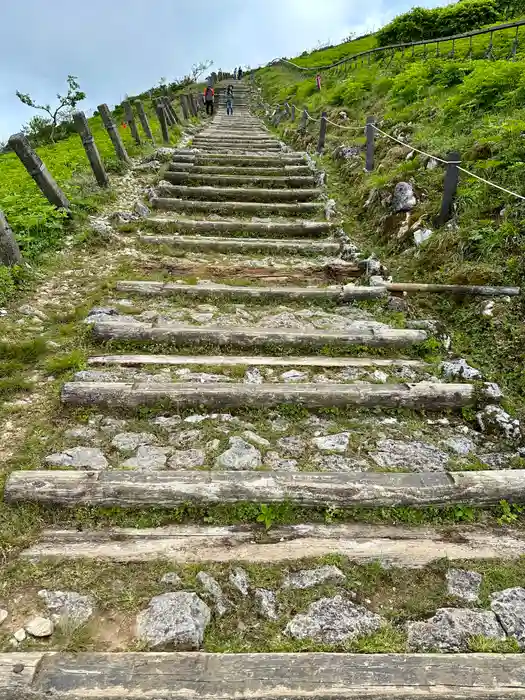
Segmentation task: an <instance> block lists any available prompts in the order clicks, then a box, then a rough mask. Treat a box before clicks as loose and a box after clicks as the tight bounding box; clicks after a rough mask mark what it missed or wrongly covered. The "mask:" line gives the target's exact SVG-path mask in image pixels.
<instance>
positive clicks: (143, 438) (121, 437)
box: [111, 433, 158, 452]
mask: <svg viewBox="0 0 525 700" xmlns="http://www.w3.org/2000/svg"><path fill="white" fill-rule="evenodd" d="M157 442H158V440H157V436H156V435H153V433H119V434H118V435H115V437H114V438H113V440H112V441H111V444H112V446H113V447H115V448H116V449H117V450H119V451H120V452H131V451H132V450H136V449H137V447H140V445H155V444H157Z"/></svg>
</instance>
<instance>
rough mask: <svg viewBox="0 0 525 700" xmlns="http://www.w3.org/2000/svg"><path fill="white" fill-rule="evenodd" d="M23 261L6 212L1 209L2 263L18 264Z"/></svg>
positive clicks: (0, 262)
mask: <svg viewBox="0 0 525 700" xmlns="http://www.w3.org/2000/svg"><path fill="white" fill-rule="evenodd" d="M20 262H22V255H21V254H20V248H19V247H18V243H17V242H16V238H15V235H14V233H13V231H12V230H11V226H9V224H8V223H7V219H6V218H5V215H4V212H3V211H2V210H1V209H0V264H2V265H17V264H18V263H20Z"/></svg>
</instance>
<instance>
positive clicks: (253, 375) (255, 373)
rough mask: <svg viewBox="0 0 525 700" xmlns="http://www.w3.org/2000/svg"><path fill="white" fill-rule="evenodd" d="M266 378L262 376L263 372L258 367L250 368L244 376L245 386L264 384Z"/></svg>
mask: <svg viewBox="0 0 525 700" xmlns="http://www.w3.org/2000/svg"><path fill="white" fill-rule="evenodd" d="M263 381H264V377H263V376H262V374H261V370H260V369H259V368H258V367H248V369H247V370H246V372H245V374H244V383H245V384H262V383H263Z"/></svg>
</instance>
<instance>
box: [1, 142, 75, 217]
mask: <svg viewBox="0 0 525 700" xmlns="http://www.w3.org/2000/svg"><path fill="white" fill-rule="evenodd" d="M8 144H9V146H10V147H11V148H12V149H13V151H14V152H15V153H16V155H17V156H18V157H19V159H20V160H21V162H22V165H23V166H24V168H25V169H26V170H27V172H28V173H29V174H30V175H31V177H32V178H33V180H34V181H35V182H36V184H37V185H38V187H39V189H40V191H41V192H42V194H43V195H44V197H45V198H46V199H47V200H48V202H49V203H50V204H54V205H55V206H56V207H58V208H59V209H66V210H67V211H69V210H70V206H71V205H70V203H69V200H68V198H67V197H66V195H65V194H64V193H63V192H62V190H61V189H60V187H59V186H58V185H57V183H56V181H55V179H54V177H53V176H52V175H51V173H50V172H49V170H48V169H47V168H46V166H45V165H44V163H43V161H42V159H41V158H40V156H39V155H38V154H37V153H36V151H34V150H33V149H32V148H31V145H30V143H29V141H28V140H27V138H26V137H25V136H24V134H22V133H20V134H13V136H11V137H10V138H9V140H8Z"/></svg>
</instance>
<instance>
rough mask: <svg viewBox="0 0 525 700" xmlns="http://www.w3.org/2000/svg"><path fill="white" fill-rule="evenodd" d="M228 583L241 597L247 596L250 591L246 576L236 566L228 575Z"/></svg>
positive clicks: (244, 572) (242, 570)
mask: <svg viewBox="0 0 525 700" xmlns="http://www.w3.org/2000/svg"><path fill="white" fill-rule="evenodd" d="M230 583H231V584H232V586H233V587H234V588H236V589H237V590H238V591H239V593H241V594H242V595H243V596H247V595H248V592H249V590H250V581H249V579H248V574H247V573H246V571H245V570H244V569H241V567H240V566H237V567H236V568H235V569H234V570H233V571H232V572H231V574H230Z"/></svg>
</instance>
